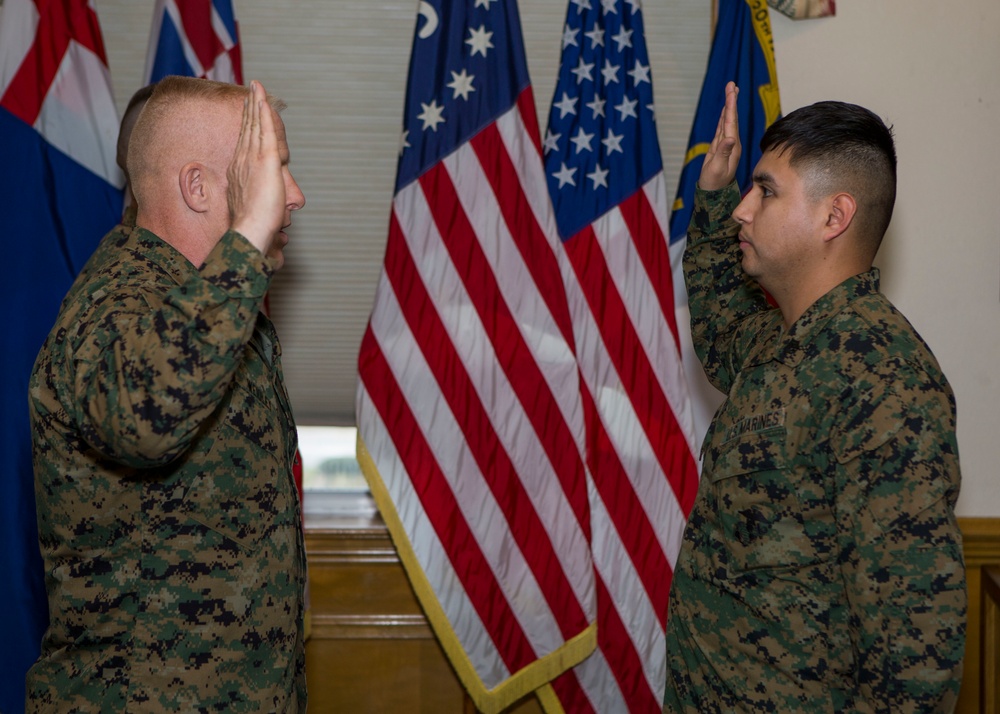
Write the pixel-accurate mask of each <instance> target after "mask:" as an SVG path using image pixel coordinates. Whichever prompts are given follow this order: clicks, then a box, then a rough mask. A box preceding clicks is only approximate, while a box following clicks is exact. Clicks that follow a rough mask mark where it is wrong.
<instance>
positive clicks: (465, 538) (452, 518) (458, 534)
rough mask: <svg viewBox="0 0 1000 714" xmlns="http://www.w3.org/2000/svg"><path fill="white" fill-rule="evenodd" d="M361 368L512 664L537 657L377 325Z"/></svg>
mask: <svg viewBox="0 0 1000 714" xmlns="http://www.w3.org/2000/svg"><path fill="white" fill-rule="evenodd" d="M393 232H394V233H395V234H396V238H395V241H396V242H401V241H402V236H400V235H399V233H398V228H391V229H390V243H392V242H394V239H393V236H392V233H393ZM403 250H405V247H404V248H403ZM389 252H398V251H389ZM387 256H388V252H387ZM359 372H360V376H361V379H362V381H363V382H364V385H365V389H367V390H368V394H369V395H370V397H371V400H372V403H373V404H374V406H375V408H376V409H377V410H378V412H379V415H380V416H381V417H382V421H383V422H384V423H385V425H386V431H387V433H388V434H389V435H390V437H391V438H392V441H393V443H394V444H395V445H396V451H397V452H398V453H399V456H400V458H401V459H402V460H403V463H404V466H405V468H406V475H407V477H408V478H409V480H410V481H411V483H412V484H413V490H414V491H415V492H416V493H417V494H418V495H419V497H420V503H421V505H422V506H423V509H424V511H425V512H426V513H427V516H428V520H429V521H430V523H431V526H432V527H433V528H434V532H435V533H437V536H438V539H439V540H440V542H441V545H442V547H443V548H444V549H445V551H446V555H447V557H448V560H449V561H450V562H451V564H452V567H453V568H454V570H455V573H456V575H457V577H458V578H459V580H460V581H461V583H462V587H463V589H464V590H465V593H466V595H467V596H468V598H469V601H470V602H471V603H472V606H473V607H474V608H475V609H476V612H477V613H478V615H479V618H480V619H481V620H482V622H483V625H484V626H485V627H486V630H487V632H488V633H489V635H490V637H491V638H492V639H493V642H494V643H495V645H496V647H497V651H498V652H499V654H500V656H501V657H502V658H503V660H504V663H505V665H506V666H507V668H508V670H510V671H516V670H517V669H518V668H519V667H520V666H521V665H522V664H523V663H526V662H530V661H532V660H533V659H534V652H533V648H532V647H531V644H530V643H529V642H528V640H527V638H526V637H525V634H524V632H523V631H522V630H521V628H520V626H519V625H518V620H517V618H516V617H515V616H514V613H513V611H512V610H511V608H510V605H509V604H508V602H507V600H506V598H504V596H503V593H502V591H501V590H500V585H499V583H498V582H497V580H496V578H495V577H494V576H493V571H492V569H491V568H490V565H489V562H488V561H487V559H486V557H485V555H484V554H483V552H482V550H481V549H480V547H479V543H478V542H477V541H476V538H475V536H474V534H473V533H472V531H471V530H470V528H469V525H468V523H467V522H466V521H465V519H464V518H462V515H461V511H460V510H459V508H458V504H457V503H456V501H455V496H454V494H453V493H452V491H451V487H450V486H449V484H448V480H447V479H446V478H445V476H444V474H443V473H442V472H441V468H440V466H439V465H438V463H437V460H436V459H435V458H434V453H433V451H432V450H431V448H430V446H429V445H428V444H427V441H426V440H425V439H424V437H423V432H422V431H421V429H420V424H419V423H418V420H417V418H416V417H415V416H414V414H413V412H412V411H411V409H410V407H409V405H408V404H407V402H406V400H405V399H399V398H398V395H399V394H401V393H402V390H401V387H400V385H399V383H398V382H397V381H396V377H395V375H393V373H392V370H391V369H390V367H389V364H388V362H387V361H386V359H385V356H384V355H383V354H382V351H381V348H380V346H379V345H378V343H377V341H376V339H375V336H374V334H373V332H372V328H371V326H369V327H368V329H367V330H366V331H365V335H364V337H363V338H362V344H361V352H360V356H359Z"/></svg>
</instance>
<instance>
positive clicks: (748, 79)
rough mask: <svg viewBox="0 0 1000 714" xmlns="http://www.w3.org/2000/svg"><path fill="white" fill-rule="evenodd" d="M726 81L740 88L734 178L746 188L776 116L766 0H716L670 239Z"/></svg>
mask: <svg viewBox="0 0 1000 714" xmlns="http://www.w3.org/2000/svg"><path fill="white" fill-rule="evenodd" d="M729 81H733V82H736V85H737V86H738V87H739V88H740V95H739V99H738V100H737V109H738V110H739V115H740V143H741V144H742V145H743V155H742V157H741V158H740V165H739V168H738V169H737V171H736V180H737V181H738V182H739V185H740V188H741V189H743V190H746V189H747V188H748V187H749V185H750V176H751V174H752V173H753V167H754V166H756V165H757V161H758V160H759V159H760V138H761V136H763V134H764V130H765V129H767V127H769V126H770V125H771V124H773V123H774V122H775V121H776V120H777V119H778V118H779V117H780V116H781V101H780V99H779V96H778V73H777V70H776V69H775V64H774V38H773V36H772V35H771V21H770V16H769V14H768V8H767V3H766V2H765V0H720V1H719V18H718V23H717V24H716V27H715V39H714V40H713V42H712V51H711V53H710V54H709V57H708V70H707V71H706V72H705V81H704V83H703V84H702V86H701V98H700V99H699V101H698V109H697V111H696V113H695V118H694V124H693V126H692V127H691V137H690V139H689V140H688V150H687V154H686V155H685V157H684V168H683V170H682V171H681V178H680V183H679V184H678V187H677V198H676V199H675V200H674V206H673V212H672V213H671V216H670V241H671V243H673V242H675V241H677V240H680V239H681V238H683V237H684V236H685V235H686V234H687V228H688V223H689V222H690V220H691V208H692V204H693V201H694V187H695V184H696V183H697V181H698V175H699V174H700V173H701V165H702V162H703V161H704V157H705V153H706V152H707V151H708V146H709V144H710V143H711V142H712V138H713V137H714V136H715V129H716V126H717V125H718V123H719V115H720V114H721V113H722V107H723V105H724V104H725V100H726V95H725V90H726V83H727V82H729Z"/></svg>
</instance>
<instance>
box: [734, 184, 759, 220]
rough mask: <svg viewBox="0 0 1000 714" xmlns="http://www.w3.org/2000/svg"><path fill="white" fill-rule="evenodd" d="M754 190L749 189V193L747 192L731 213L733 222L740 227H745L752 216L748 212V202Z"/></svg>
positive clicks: (750, 212) (749, 211)
mask: <svg viewBox="0 0 1000 714" xmlns="http://www.w3.org/2000/svg"><path fill="white" fill-rule="evenodd" d="M755 190H756V189H750V191H749V192H747V195H746V196H744V197H743V200H742V201H740V205H738V206H737V207H736V209H735V210H734V211H733V220H735V221H736V222H737V223H739V224H740V225H746V224H747V223H749V222H750V220H751V218H752V216H753V214H752V211H751V210H750V201H751V199H752V196H753V194H754V191H755Z"/></svg>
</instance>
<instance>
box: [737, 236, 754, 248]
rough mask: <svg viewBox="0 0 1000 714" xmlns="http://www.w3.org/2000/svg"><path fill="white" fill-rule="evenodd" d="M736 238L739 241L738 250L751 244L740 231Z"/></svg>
mask: <svg viewBox="0 0 1000 714" xmlns="http://www.w3.org/2000/svg"><path fill="white" fill-rule="evenodd" d="M738 239H739V241H740V250H746V249H747V248H749V247H751V246H752V245H753V244H752V243H751V242H750V241H749V240H748V239H747V237H746V236H745V235H743V234H742V233H740V234H739V236H738Z"/></svg>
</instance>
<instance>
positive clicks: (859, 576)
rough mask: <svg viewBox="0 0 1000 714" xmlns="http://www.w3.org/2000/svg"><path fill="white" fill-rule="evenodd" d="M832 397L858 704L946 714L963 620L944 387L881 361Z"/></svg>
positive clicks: (957, 672)
mask: <svg viewBox="0 0 1000 714" xmlns="http://www.w3.org/2000/svg"><path fill="white" fill-rule="evenodd" d="M842 403H843V404H844V405H845V407H844V409H843V411H842V414H841V421H840V427H839V428H838V429H837V430H835V432H834V434H833V438H832V442H831V443H832V447H833V450H834V452H835V453H834V455H835V457H836V463H837V466H836V468H837V470H838V478H837V494H836V496H835V499H836V500H835V503H836V511H837V522H838V530H839V532H838V537H839V539H840V541H841V543H840V546H841V547H840V552H841V553H842V554H843V555H842V562H841V568H842V575H843V579H844V583H845V586H846V588H847V593H848V600H849V606H850V627H851V638H852V641H853V645H854V648H855V652H856V656H857V662H858V667H859V677H858V701H857V703H856V711H876V712H890V711H891V712H893V714H896V713H903V714H905V713H907V712H939V711H940V712H946V711H952V709H953V708H954V706H955V702H956V701H957V698H958V691H959V686H960V684H961V675H962V658H963V655H964V650H965V624H966V590H965V566H964V562H963V557H962V538H961V533H960V532H959V530H958V525H957V522H956V519H955V514H954V505H955V502H956V500H957V498H958V489H959V481H960V475H959V467H958V450H957V444H956V441H955V420H954V400H953V398H952V396H951V392H950V389H949V388H948V387H947V385H946V384H945V385H938V384H935V383H934V382H933V380H931V379H930V378H929V377H928V376H927V375H926V374H925V373H924V372H923V371H922V370H919V369H918V368H915V367H913V366H911V365H909V364H906V363H905V362H900V361H898V360H886V361H885V362H884V363H882V364H879V365H875V366H873V367H872V368H871V370H870V372H869V373H868V374H867V375H866V376H865V378H864V379H863V380H862V381H861V383H859V384H856V385H854V386H853V387H852V388H850V389H849V390H848V393H847V394H845V395H844V399H843V402H842Z"/></svg>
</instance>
